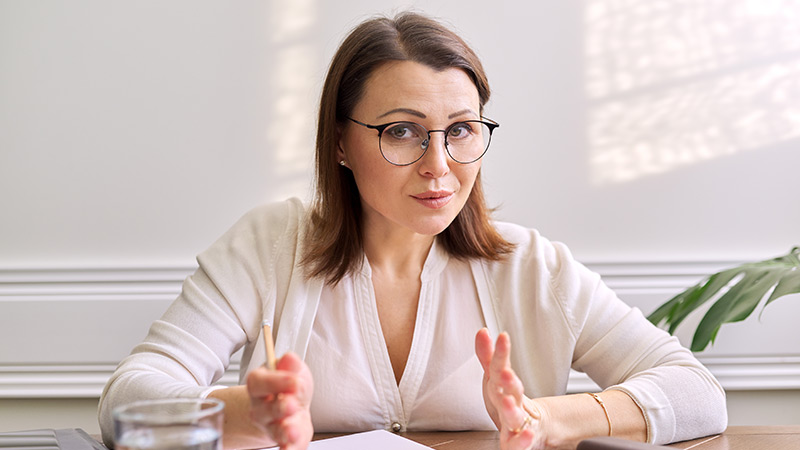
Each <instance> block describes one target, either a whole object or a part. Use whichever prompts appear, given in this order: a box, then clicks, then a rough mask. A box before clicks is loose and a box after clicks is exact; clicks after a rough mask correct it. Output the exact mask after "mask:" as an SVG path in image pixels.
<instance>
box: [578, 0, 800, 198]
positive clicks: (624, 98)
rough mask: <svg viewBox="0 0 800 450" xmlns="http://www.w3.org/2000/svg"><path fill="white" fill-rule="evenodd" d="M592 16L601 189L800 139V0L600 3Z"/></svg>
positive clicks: (592, 135)
mask: <svg viewBox="0 0 800 450" xmlns="http://www.w3.org/2000/svg"><path fill="white" fill-rule="evenodd" d="M584 20H585V31H586V36H585V52H586V53H585V56H586V94H587V98H588V103H589V104H588V111H589V117H588V140H589V151H590V159H589V161H590V166H591V177H592V181H593V182H594V183H595V184H606V183H614V182H626V181H630V180H634V179H637V178H640V177H643V176H647V175H651V174H656V173H662V172H666V171H669V170H673V169H676V168H679V167H682V166H686V165H689V164H694V163H697V162H701V161H704V160H710V159H714V158H719V157H722V156H725V155H730V154H734V153H737V152H741V151H744V150H752V149H759V148H765V147H768V146H770V145H775V144H777V143H780V142H782V141H786V140H790V139H794V138H797V137H800V0H684V1H673V0H653V1H647V2H642V1H635V0H627V1H625V0H593V1H591V2H587V4H586V9H585V16H584Z"/></svg>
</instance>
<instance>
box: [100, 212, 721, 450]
mask: <svg viewBox="0 0 800 450" xmlns="http://www.w3.org/2000/svg"><path fill="white" fill-rule="evenodd" d="M306 213H307V210H306V208H305V207H304V205H303V204H302V203H301V202H300V201H299V200H297V199H292V200H289V201H286V202H282V203H277V204H272V205H265V206H262V207H259V208H256V209H254V210H252V211H251V212H249V213H248V214H246V215H245V216H244V217H243V218H242V219H241V220H240V221H239V222H238V223H237V224H236V225H234V226H233V227H232V228H231V230H229V231H228V232H227V233H226V234H225V235H224V236H223V237H222V238H220V239H219V240H218V241H217V242H216V243H215V244H213V245H212V246H211V247H210V248H209V249H208V250H207V251H205V252H203V253H202V254H201V255H200V256H198V263H199V269H198V270H197V271H196V272H195V273H194V274H193V275H191V276H190V277H189V278H187V279H186V281H185V282H184V285H183V289H182V292H181V294H180V296H179V297H178V298H177V299H176V301H175V302H174V303H173V304H172V305H171V306H170V308H169V309H168V310H167V311H166V312H165V314H164V316H163V317H162V318H161V319H160V320H157V321H156V322H154V323H153V325H152V327H151V328H150V332H149V334H148V335H147V337H146V338H145V340H144V341H143V342H142V343H141V344H139V345H137V346H136V347H135V348H134V349H133V351H132V353H131V355H130V356H128V357H127V358H125V359H124V360H123V361H122V362H121V363H120V365H119V367H118V368H117V370H116V372H115V373H114V374H113V376H112V377H111V379H109V381H108V384H107V385H106V387H105V389H104V391H103V394H102V396H101V399H100V407H99V412H98V414H99V419H100V426H101V430H102V433H103V439H104V440H105V441H106V442H107V443H108V442H111V440H112V438H113V436H112V435H113V422H112V418H111V410H112V409H113V408H114V407H116V406H118V405H121V404H125V403H128V402H131V401H134V400H141V399H147V398H163V397H204V396H207V395H208V394H209V393H210V392H211V391H213V390H214V389H219V388H220V387H221V386H214V385H213V383H215V382H216V381H217V380H218V379H219V378H220V377H221V376H222V374H223V373H224V371H225V369H226V367H227V366H228V364H229V362H230V358H231V355H232V354H233V353H235V352H236V351H237V350H239V349H240V348H241V347H242V346H244V351H243V354H242V362H241V367H242V369H243V370H242V371H241V377H242V378H241V379H244V376H245V374H246V373H247V372H248V371H249V370H251V369H252V368H254V367H256V366H258V365H261V364H263V362H264V360H265V355H264V349H263V344H262V345H259V343H260V342H261V337H260V333H261V322H262V321H263V320H269V321H271V322H272V323H273V333H274V334H275V347H276V353H277V354H283V353H285V352H286V351H289V350H291V351H293V352H295V353H297V354H298V355H299V356H300V357H301V358H302V357H305V354H306V350H307V347H308V342H309V337H310V334H311V329H312V326H313V323H314V318H315V316H316V312H317V307H318V304H319V299H320V295H321V293H322V290H323V287H324V283H323V281H321V280H320V279H308V278H307V277H305V276H304V275H303V269H302V268H300V267H298V265H297V262H298V261H299V260H300V257H301V255H302V241H301V240H300V239H299V236H302V234H303V227H304V226H305V224H306V223H307V221H306ZM495 226H496V227H497V229H498V231H499V232H500V233H501V234H502V235H503V237H504V238H505V239H507V240H508V241H510V242H512V243H514V244H516V249H515V251H514V252H513V253H512V254H511V255H509V257H508V258H507V259H506V260H504V261H502V262H487V261H483V260H471V261H470V262H469V266H470V269H471V271H472V278H473V280H474V282H475V289H476V290H477V293H478V298H479V302H480V308H481V311H482V313H483V318H484V320H485V323H486V326H487V327H488V329H489V331H490V333H491V334H492V335H493V336H496V335H497V334H499V333H500V332H501V331H507V332H508V333H509V335H510V336H511V339H512V354H511V364H512V366H513V367H514V369H515V371H516V372H517V374H518V376H519V377H520V379H521V380H522V382H523V384H524V386H525V394H526V395H527V396H529V397H534V398H535V397H542V396H552V395H561V394H564V393H565V390H566V387H567V381H568V377H569V371H570V368H574V369H576V370H579V371H582V372H585V373H586V374H588V375H589V376H590V377H591V378H592V380H594V381H595V382H596V383H597V384H598V385H599V386H601V387H603V388H610V389H619V390H622V391H624V392H626V393H627V394H628V395H630V396H631V397H632V398H633V399H634V401H635V402H636V403H637V404H638V405H639V407H640V408H641V409H642V411H643V413H644V416H645V419H646V421H647V426H648V436H649V440H650V442H654V443H668V442H675V441H680V440H685V439H691V438H696V437H700V436H705V435H709V434H713V433H719V432H722V431H723V430H724V429H725V427H726V425H727V412H726V407H725V392H724V391H723V389H722V388H721V386H720V385H719V383H718V382H717V381H716V380H715V379H714V377H713V376H712V375H711V374H710V373H709V372H708V371H707V370H706V369H705V368H704V367H703V366H702V365H701V364H700V363H699V362H698V361H697V360H696V359H695V358H694V357H693V355H692V354H691V352H689V351H688V350H686V349H685V348H683V347H682V346H681V345H680V343H679V342H678V341H677V339H676V338H674V337H671V336H669V335H668V334H667V333H666V332H664V331H663V330H660V329H658V328H656V327H655V326H653V325H652V324H650V323H649V322H648V321H647V320H646V319H645V318H644V317H643V315H642V314H641V312H640V311H639V310H638V309H635V308H630V307H629V306H627V305H626V304H625V303H623V302H622V301H621V300H619V298H617V296H616V295H615V294H614V293H613V292H612V291H611V290H610V289H609V288H608V287H607V286H606V285H605V284H603V283H602V281H601V280H600V277H599V276H598V275H597V274H595V273H593V272H591V271H589V270H588V269H586V268H585V267H584V266H583V265H581V264H580V263H578V262H576V261H575V260H574V259H573V258H572V256H571V254H570V253H569V251H568V249H567V248H566V247H565V246H564V245H562V244H559V243H555V242H550V241H548V240H546V239H545V238H543V237H541V236H540V235H539V234H538V233H537V232H536V231H535V230H530V229H526V228H523V227H520V226H517V225H512V224H507V223H496V224H495Z"/></svg>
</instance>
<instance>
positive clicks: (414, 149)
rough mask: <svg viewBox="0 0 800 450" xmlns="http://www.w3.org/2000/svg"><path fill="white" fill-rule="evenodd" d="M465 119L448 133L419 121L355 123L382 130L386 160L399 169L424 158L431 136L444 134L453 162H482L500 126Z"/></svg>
mask: <svg viewBox="0 0 800 450" xmlns="http://www.w3.org/2000/svg"><path fill="white" fill-rule="evenodd" d="M481 118H482V119H483V120H463V121H461V122H456V123H454V124H452V125H450V126H449V127H447V128H446V129H444V130H428V129H427V128H425V127H423V126H422V125H420V124H418V123H415V122H389V123H384V124H382V125H369V124H366V123H363V122H359V121H358V120H356V119H353V118H352V117H348V118H347V119H348V120H351V121H353V122H355V123H357V124H359V125H361V126H363V127H367V128H370V129H372V130H378V146H379V148H380V150H381V154H382V155H383V159H385V160H386V161H388V162H389V163H391V164H394V165H395V166H408V165H410V164H414V163H415V162H417V161H419V160H420V158H422V155H424V154H425V152H426V151H428V147H429V146H430V143H431V133H444V148H445V149H446V150H447V154H448V155H450V157H451V158H453V161H455V162H457V163H459V164H469V163H474V162H475V161H477V160H479V159H481V157H482V156H483V155H484V154H486V150H488V149H489V144H490V143H491V141H492V132H493V131H494V129H495V128H497V127H499V126H500V124H499V123H497V122H495V121H494V120H492V119H489V118H487V117H481Z"/></svg>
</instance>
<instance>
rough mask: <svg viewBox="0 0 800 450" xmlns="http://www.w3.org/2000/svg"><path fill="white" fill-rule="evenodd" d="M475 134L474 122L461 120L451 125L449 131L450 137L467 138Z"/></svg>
mask: <svg viewBox="0 0 800 450" xmlns="http://www.w3.org/2000/svg"><path fill="white" fill-rule="evenodd" d="M473 134H475V130H474V129H473V128H472V124H470V123H468V122H459V123H454V124H453V125H450V128H449V131H448V132H447V137H448V139H465V138H468V137H470V136H472V135H473Z"/></svg>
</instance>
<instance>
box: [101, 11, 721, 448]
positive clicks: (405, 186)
mask: <svg viewBox="0 0 800 450" xmlns="http://www.w3.org/2000/svg"><path fill="white" fill-rule="evenodd" d="M489 94H490V91H489V85H488V82H487V79H486V76H485V74H484V71H483V68H482V67H481V64H480V61H479V60H478V58H477V57H476V55H475V54H474V52H473V51H472V50H471V49H470V48H469V47H468V46H467V45H466V44H465V43H464V42H463V41H462V40H461V39H460V38H459V37H458V36H456V35H455V34H454V33H452V32H451V31H449V30H447V29H446V28H444V27H443V26H441V25H440V24H438V23H437V22H435V21H433V20H430V19H428V18H425V17H423V16H420V15H417V14H412V13H404V14H400V15H399V16H397V17H396V18H394V19H387V18H378V19H373V20H369V21H367V22H364V23H362V24H361V25H360V26H358V27H357V28H356V29H355V30H354V31H353V32H352V33H351V34H350V35H349V36H348V37H347V38H346V39H345V41H344V42H343V43H342V45H341V47H340V48H339V50H338V52H337V54H336V55H335V57H334V59H333V61H332V64H331V67H330V70H329V72H328V76H327V79H326V82H325V85H324V88H323V92H322V101H321V107H320V115H319V129H318V134H317V149H316V152H317V191H316V197H315V201H314V203H313V205H312V206H311V207H309V208H307V207H306V206H304V205H303V204H301V203H300V202H299V201H297V200H290V201H288V202H284V203H280V204H277V205H268V206H265V207H261V208H258V209H256V210H254V211H252V212H250V213H249V214H248V215H246V216H245V217H244V218H243V219H241V220H240V222H239V223H237V224H236V225H235V226H234V227H233V228H232V229H231V230H230V231H229V232H228V233H227V234H226V235H225V236H223V237H222V238H221V239H220V240H219V241H218V242H217V243H215V244H214V245H213V246H212V247H211V248H210V249H209V250H207V251H206V252H204V253H203V254H201V255H200V256H199V257H198V262H199V269H198V270H197V272H196V273H195V274H193V275H192V276H191V277H189V278H188V279H187V280H186V281H185V283H184V286H183V291H182V293H181V295H180V296H179V297H178V299H177V300H176V301H175V303H174V304H173V305H172V306H171V307H170V308H169V310H168V311H167V312H166V313H165V315H164V317H162V319H161V320H159V321H157V322H156V323H154V324H153V326H152V328H151V330H150V333H149V335H148V336H147V338H146V339H145V341H144V342H143V343H142V344H140V345H139V346H137V347H136V348H135V349H134V351H133V352H132V354H131V355H130V356H129V357H128V358H126V359H125V360H124V361H122V363H121V364H120V366H119V368H118V369H117V372H116V373H115V374H114V376H113V377H112V378H111V380H109V383H108V385H107V386H106V389H105V391H104V393H103V397H102V398H101V403H100V412H99V414H100V420H101V425H102V429H103V434H104V439H105V440H106V442H109V441H110V434H111V427H112V424H111V419H110V411H111V409H112V408H113V407H115V406H117V405H119V404H123V403H127V402H129V401H133V400H138V399H144V398H158V397H203V396H209V397H217V398H220V399H222V400H224V401H225V403H226V409H225V415H226V423H225V434H224V445H225V447H227V448H246V447H264V446H268V445H271V444H272V443H277V444H279V445H280V446H281V448H283V449H300V448H305V446H306V445H307V443H308V442H309V440H310V439H311V437H312V435H313V433H314V432H315V431H317V432H326V431H339V432H350V431H363V430H369V429H379V428H384V429H392V430H394V431H401V430H403V431H404V430H464V429H473V430H474V429H495V428H497V429H499V430H500V438H501V440H500V444H501V448H504V449H528V448H574V447H575V446H576V445H577V442H579V441H580V440H581V439H583V438H587V437H591V436H603V435H613V436H618V437H625V438H629V439H634V440H640V441H645V440H648V441H650V442H657V443H664V442H671V441H677V440H682V439H689V438H694V437H698V436H702V435H707V434H712V433H717V432H721V431H722V430H723V429H724V428H725V425H726V421H727V417H726V412H725V397H724V392H723V390H722V389H721V387H720V386H719V384H718V383H717V382H716V380H715V379H714V378H713V377H712V376H711V374H710V373H709V372H708V371H707V370H706V369H705V368H703V367H702V366H701V365H700V364H699V363H698V362H697V361H696V360H695V359H694V358H693V356H692V355H691V353H689V352H688V351H687V350H685V349H684V348H682V347H681V346H680V345H679V344H678V342H677V341H676V340H675V339H674V338H671V337H669V336H668V335H667V334H666V333H664V332H663V331H661V330H658V329H656V328H655V327H653V326H652V325H651V324H650V323H649V322H647V320H646V319H645V318H644V317H643V316H642V315H641V313H640V312H639V311H638V310H635V309H631V308H630V307H628V306H626V305H625V304H624V303H622V302H621V301H620V300H619V299H618V298H617V297H616V296H615V295H614V294H613V293H612V292H611V291H610V290H609V289H608V288H607V287H606V286H605V285H604V284H603V283H602V282H601V281H600V280H599V277H598V276H597V275H595V274H593V273H591V272H589V271H588V270H587V269H586V268H584V267H583V266H582V265H580V264H579V263H577V262H576V261H574V260H573V259H572V257H571V256H570V254H569V252H568V250H567V249H566V248H565V247H564V246H563V245H560V244H557V243H551V242H549V241H547V240H546V239H544V238H543V237H541V236H540V235H539V234H538V233H537V232H536V231H534V230H529V229H525V228H522V227H519V226H516V225H511V224H503V223H493V222H491V221H490V219H489V214H488V209H487V207H486V205H485V202H484V198H483V192H482V189H481V182H480V167H481V158H482V157H483V155H484V153H485V152H486V151H487V149H488V148H489V147H490V143H491V134H492V132H493V131H494V130H495V128H497V126H498V125H497V123H496V122H493V121H492V120H491V119H488V118H485V117H483V107H484V105H485V104H486V102H487V101H488V99H489ZM262 320H267V321H269V322H270V323H272V324H273V334H274V338H275V341H276V349H277V352H278V354H282V355H283V356H282V357H281V358H280V360H279V361H278V370H275V371H271V370H268V369H266V368H264V367H263V363H264V361H265V351H264V348H263V346H261V345H259V343H260V342H262V340H261V339H262V336H261V335H260V332H261V323H262ZM503 330H505V332H501V331H503ZM491 335H494V336H497V339H496V341H495V342H493V340H492V338H491V337H490V336H491ZM512 340H513V342H514V345H513V346H512V345H511V341H512ZM242 346H243V347H244V352H243V356H242V369H243V370H242V373H243V377H242V381H243V382H244V381H245V380H246V384H244V385H241V386H235V387H231V388H225V387H220V386H212V384H213V383H214V382H215V381H216V380H217V379H218V378H219V377H220V376H221V375H222V374H223V372H224V370H225V368H226V366H227V365H228V362H229V360H230V356H231V355H232V354H233V353H234V352H236V351H237V350H238V349H239V348H241V347H242ZM475 355H477V358H476V357H475ZM570 368H575V369H578V370H581V371H584V372H586V373H587V374H589V376H590V377H591V378H592V379H593V380H595V381H596V382H597V383H598V384H599V385H600V386H603V387H604V388H606V389H605V391H604V392H602V393H600V394H591V395H586V394H581V395H563V394H564V393H565V389H566V384H567V379H568V374H569V370H570Z"/></svg>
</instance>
